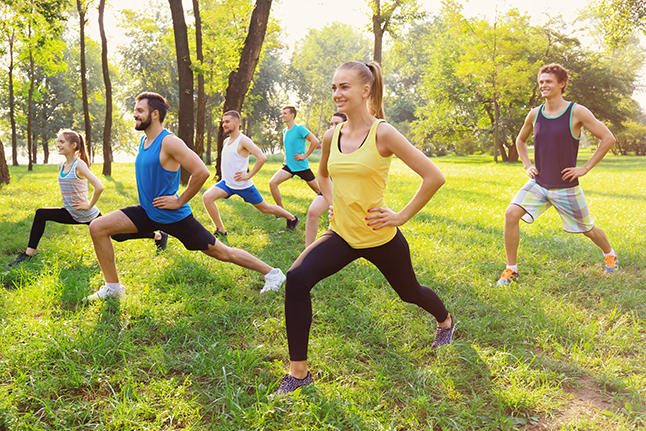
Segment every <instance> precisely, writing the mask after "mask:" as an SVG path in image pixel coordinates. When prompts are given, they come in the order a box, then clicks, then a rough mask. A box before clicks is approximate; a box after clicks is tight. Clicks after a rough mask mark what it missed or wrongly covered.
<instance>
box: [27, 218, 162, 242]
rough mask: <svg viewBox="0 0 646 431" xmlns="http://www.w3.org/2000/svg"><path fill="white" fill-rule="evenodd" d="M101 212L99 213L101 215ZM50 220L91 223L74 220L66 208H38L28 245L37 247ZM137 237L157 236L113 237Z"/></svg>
mask: <svg viewBox="0 0 646 431" xmlns="http://www.w3.org/2000/svg"><path fill="white" fill-rule="evenodd" d="M100 216H101V214H99V217H100ZM48 221H53V222H56V223H62V224H90V222H91V221H88V222H78V221H76V220H74V218H73V217H72V215H71V214H70V213H69V211H67V210H66V209H65V208H39V209H37V210H36V216H35V217H34V222H33V224H32V225H31V233H30V234H29V243H28V245H27V247H29V248H33V249H37V248H38V243H39V242H40V239H41V238H42V236H43V233H45V224H46V223H47V222H48ZM137 238H155V234H154V233H150V232H148V233H143V234H139V233H120V234H117V235H113V236H112V239H114V240H115V241H120V242H121V241H127V240H129V239H137Z"/></svg>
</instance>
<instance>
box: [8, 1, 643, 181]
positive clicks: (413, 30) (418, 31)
mask: <svg viewBox="0 0 646 431" xmlns="http://www.w3.org/2000/svg"><path fill="white" fill-rule="evenodd" d="M184 3H187V2H184ZM427 3H429V4H430V3H432V2H431V1H429V2H427ZM427 3H424V2H418V1H414V0H393V1H380V0H366V1H363V2H361V4H362V5H363V8H354V9H352V8H351V7H350V5H351V4H350V3H348V5H349V6H348V8H346V9H347V10H344V9H337V10H338V15H339V16H341V15H343V14H342V12H344V11H345V12H347V13H348V14H350V15H352V14H354V15H355V16H356V15H357V14H359V17H361V14H363V16H364V18H365V19H364V20H363V22H362V23H361V24H360V25H350V24H346V23H341V22H332V23H330V24H327V25H326V26H324V27H322V28H309V29H308V31H307V33H306V34H305V35H304V36H303V37H301V38H299V39H298V40H297V41H296V42H295V43H294V44H293V46H289V45H288V43H287V41H289V39H290V38H289V36H288V35H286V33H285V31H284V29H283V27H288V28H289V23H284V22H281V21H279V20H278V19H276V18H275V17H273V15H272V12H271V11H270V8H268V7H267V6H269V7H277V8H279V9H280V10H282V11H283V15H284V16H286V15H285V12H284V11H285V10H288V9H289V8H294V7H295V6H296V3H293V2H287V1H283V2H280V3H275V4H273V5H272V3H271V1H267V0H257V1H256V2H255V3H254V2H253V1H252V0H202V1H199V0H193V1H192V3H189V6H192V9H191V8H187V7H185V6H186V5H183V4H182V2H181V0H169V1H168V2H167V1H164V0H149V1H146V2H143V3H138V4H137V7H136V8H132V9H129V8H127V7H126V8H125V9H120V10H117V12H116V16H117V21H118V25H117V27H114V26H109V27H108V28H107V32H106V27H105V25H104V16H105V13H104V10H105V7H106V4H105V0H76V1H73V0H36V1H26V0H1V1H0V8H1V9H0V13H1V16H2V21H1V25H0V54H1V57H0V139H1V140H2V142H3V143H4V144H5V145H7V151H6V156H4V157H2V159H5V157H6V158H7V159H9V163H10V164H13V165H14V166H15V165H18V164H19V160H22V161H23V163H28V164H29V169H31V166H32V165H33V164H34V163H48V162H51V160H50V158H49V150H50V147H51V146H52V145H53V142H54V139H55V136H56V132H57V131H58V130H59V129H60V128H62V127H70V128H73V129H76V130H79V131H83V132H85V133H84V135H85V136H86V141H87V142H88V143H89V145H90V148H91V150H90V152H91V155H92V157H93V158H97V157H98V158H99V159H98V161H101V160H106V161H108V163H105V164H104V169H103V173H104V174H106V175H110V163H109V162H110V161H111V160H112V159H113V158H114V154H116V155H117V156H121V159H122V160H125V159H124V158H123V155H127V154H130V155H132V154H134V152H135V151H136V148H137V144H138V139H137V135H136V133H135V131H134V130H133V128H132V121H131V110H132V106H133V100H134V97H135V96H136V95H137V94H138V93H139V92H141V91H144V90H149V91H156V92H158V93H161V94H162V95H164V96H166V97H167V98H168V99H169V101H170V104H171V110H170V113H169V116H168V117H167V118H168V119H167V121H166V126H167V127H168V128H169V129H171V130H172V131H175V132H176V133H178V135H179V136H180V137H182V138H183V139H184V140H185V141H186V142H187V144H188V145H189V146H190V147H191V148H193V149H195V151H196V152H198V154H200V155H202V157H203V159H204V160H205V161H206V162H207V163H211V162H212V159H215V158H216V156H217V148H218V142H219V144H220V145H221V141H222V138H223V136H222V133H221V132H220V136H218V127H219V121H218V119H219V118H220V116H221V114H222V109H223V106H224V105H225V104H226V103H225V102H226V97H227V89H229V90H231V87H234V86H236V87H240V88H242V89H243V90H244V88H245V87H244V85H242V86H240V85H237V84H236V82H235V81H233V82H232V81H230V74H231V73H232V72H238V71H239V69H240V67H241V66H242V65H243V64H244V63H245V61H247V60H248V59H245V58H241V56H242V53H243V47H244V45H245V41H246V40H247V41H248V44H255V45H256V48H257V49H258V50H259V52H260V56H259V59H258V64H257V66H256V67H252V68H251V72H252V73H253V71H254V69H255V73H253V78H250V79H251V81H250V82H248V85H249V90H248V91H247V92H246V95H245V94H244V93H243V94H242V95H241V96H240V97H239V99H240V100H239V103H238V104H237V105H236V104H234V105H233V106H235V107H238V106H239V107H240V108H242V114H243V123H242V128H243V130H244V132H245V133H246V134H247V135H249V136H250V137H251V138H252V139H253V140H254V141H255V142H256V143H257V144H258V145H259V146H260V147H261V148H262V149H263V151H265V152H267V153H274V152H277V151H279V150H280V145H281V142H280V138H281V133H280V130H281V129H282V127H283V125H282V122H281V121H280V108H281V107H282V106H283V105H285V104H288V103H292V104H295V105H296V106H297V107H298V108H299V111H300V113H299V117H298V121H299V122H302V123H304V124H305V125H306V126H307V127H308V128H309V129H310V130H311V131H312V132H314V133H315V134H316V135H317V136H319V137H320V136H321V135H322V133H323V132H324V131H325V130H326V128H327V125H326V124H327V119H328V117H329V115H330V114H331V113H332V112H334V111H335V107H334V106H333V103H332V101H331V98H330V90H329V87H330V81H331V77H332V75H333V72H334V69H335V68H336V67H337V66H338V65H339V64H341V63H343V62H345V61H349V60H360V61H364V62H368V61H371V60H373V59H376V60H378V61H380V63H382V65H383V67H384V71H385V81H386V90H387V97H386V100H385V102H386V113H387V119H388V121H390V122H391V123H393V124H394V125H395V126H396V127H397V128H398V129H399V130H401V131H402V132H403V133H404V134H405V135H406V136H407V137H408V138H409V139H410V140H411V141H412V142H413V143H414V144H415V145H416V146H418V147H419V148H421V149H422V150H423V151H424V152H425V153H426V154H427V155H429V156H442V155H445V154H456V155H469V154H490V155H491V156H492V157H493V158H494V159H495V160H496V161H498V160H502V161H515V160H517V159H518V155H517V152H516V150H515V146H514V140H515V136H516V134H517V133H518V130H519V129H520V126H521V125H522V121H523V119H524V117H525V115H526V114H527V112H528V110H529V109H530V108H531V107H533V106H536V105H538V104H540V103H541V99H540V95H539V94H538V93H537V91H536V90H537V89H536V84H535V82H536V71H537V69H538V68H539V67H540V66H541V65H543V64H546V63H549V62H559V63H561V64H563V65H564V66H566V67H567V68H568V69H569V70H570V71H571V74H572V78H571V81H570V83H569V86H568V91H567V94H566V97H567V98H568V99H571V100H575V101H577V102H578V103H580V104H583V105H585V106H587V107H588V108H590V109H591V110H592V112H593V113H594V114H595V115H596V116H597V117H598V118H600V119H601V120H602V121H603V122H604V123H606V124H607V125H608V126H609V127H610V128H611V130H613V132H614V133H615V134H616V136H617V137H618V143H617V145H616V146H615V148H614V149H613V151H614V152H615V153H616V154H624V155H627V154H636V155H643V154H646V122H645V117H644V113H643V111H642V108H641V106H640V104H639V103H638V102H637V101H636V99H635V98H634V97H638V95H639V92H640V90H642V89H641V88H640V82H641V80H642V79H643V78H642V77H641V76H640V72H641V71H642V70H643V68H644V59H645V57H644V48H643V46H642V44H641V43H640V37H642V38H643V32H644V29H645V28H646V24H645V19H646V18H645V17H646V12H645V10H646V8H645V7H644V6H645V5H644V1H643V0H598V1H591V2H589V3H585V4H584V7H582V8H581V9H580V10H578V11H577V12H576V13H574V14H572V16H570V17H569V18H568V20H567V21H566V19H565V18H563V17H562V16H560V15H556V16H549V15H547V14H546V15H544V16H543V18H542V19H541V20H538V19H536V18H534V17H532V16H530V14H529V13H527V12H522V11H521V10H519V9H517V8H514V7H510V6H509V4H508V3H496V4H492V5H491V6H489V13H485V14H475V15H474V14H467V13H466V12H465V10H466V9H469V8H470V10H472V9H473V8H472V7H471V6H470V4H469V3H468V2H466V3H464V5H463V4H462V3H460V2H458V1H455V0H446V1H443V2H442V3H441V4H440V3H438V4H437V8H435V10H434V11H433V12H430V11H429V10H428V9H429V7H428V6H429V4H427ZM115 4H116V5H121V4H124V3H123V2H119V1H115ZM582 4H583V3H582ZM277 5H278V6H277ZM290 5H291V6H290ZM299 5H300V3H299ZM108 6H110V5H108ZM169 6H170V7H169ZM259 6H264V7H265V10H266V12H265V13H266V14H268V15H269V19H268V23H267V26H266V33H265V35H264V37H261V38H258V37H257V36H254V37H255V39H254V37H248V36H249V35H250V21H253V20H252V16H251V15H252V12H253V11H254V8H255V9H258V7H259ZM320 6H321V5H319V7H320ZM173 8H174V9H173ZM330 8H338V5H336V6H335V5H334V4H330ZM172 10H174V14H175V15H173V13H171V11H172ZM492 11H493V12H492ZM97 12H98V15H97ZM303 12H305V11H303ZM302 16H303V17H305V16H306V15H305V14H304V15H302ZM178 17H179V18H178ZM97 18H98V23H97V22H96V21H95V20H96V19H97ZM303 19H304V18H303ZM355 19H356V18H355ZM359 19H360V18H359ZM252 27H253V26H252ZM97 28H99V29H100V30H101V32H100V33H99V34H100V35H101V37H99V40H95V39H94V38H92V37H90V36H89V34H90V33H92V32H94V33H96V29H97ZM101 39H102V40H101ZM180 39H181V40H184V43H185V45H186V46H185V47H184V51H185V52H184V51H182V49H181V47H180V45H179V44H178V43H177V41H178V40H180ZM109 41H112V43H111V45H110V43H109ZM198 41H199V42H198ZM198 45H199V46H198ZM180 51H181V52H180ZM382 51H383V54H382ZM178 58H179V59H180V60H179V64H180V66H181V67H179V68H178ZM252 60H253V59H252ZM251 63H253V61H251ZM246 66H247V67H250V66H249V65H248V64H247V65H246ZM251 66H254V64H251ZM183 70H184V71H185V72H184V73H187V72H186V70H189V71H190V75H186V74H185V75H184V78H183V79H179V76H180V75H181V74H182V71H183ZM186 76H189V78H186ZM200 80H201V81H202V83H200ZM234 84H236V85H234ZM200 85H202V86H203V92H202V91H201V89H200V88H201V87H200ZM180 95H185V96H184V101H182V98H181V97H180ZM187 98H188V101H187ZM230 106H231V105H230ZM189 114H190V115H189ZM182 115H184V116H186V118H185V119H182V118H180V117H181V116H182ZM188 117H190V118H188ZM182 127H183V130H182ZM583 144H584V145H594V142H592V141H590V140H589V137H588V136H587V134H584V138H583ZM106 155H107V157H106ZM21 157H22V159H21ZM7 172H8V171H7Z"/></svg>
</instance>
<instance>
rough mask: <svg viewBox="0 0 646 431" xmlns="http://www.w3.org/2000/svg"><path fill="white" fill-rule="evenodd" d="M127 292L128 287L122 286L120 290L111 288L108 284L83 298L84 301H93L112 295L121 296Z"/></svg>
mask: <svg viewBox="0 0 646 431" xmlns="http://www.w3.org/2000/svg"><path fill="white" fill-rule="evenodd" d="M125 294H126V288H125V287H123V286H121V289H119V290H113V289H110V288H109V287H108V286H106V285H104V286H103V287H102V288H101V289H99V290H97V291H96V292H94V293H93V294H92V295H90V296H86V297H85V298H83V301H84V302H93V301H98V300H99V299H106V298H110V297H115V298H117V299H118V298H120V297H121V296H123V295H125Z"/></svg>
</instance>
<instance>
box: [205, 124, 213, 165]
mask: <svg viewBox="0 0 646 431" xmlns="http://www.w3.org/2000/svg"><path fill="white" fill-rule="evenodd" d="M209 124H211V122H209ZM213 129H214V127H213V126H212V125H211V126H209V129H208V131H207V133H206V161H205V163H206V164H207V166H210V165H211V140H212V139H213Z"/></svg>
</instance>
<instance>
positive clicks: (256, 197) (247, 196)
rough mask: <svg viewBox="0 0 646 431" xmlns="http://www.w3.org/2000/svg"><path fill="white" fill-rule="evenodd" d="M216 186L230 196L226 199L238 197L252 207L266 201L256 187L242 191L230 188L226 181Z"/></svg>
mask: <svg viewBox="0 0 646 431" xmlns="http://www.w3.org/2000/svg"><path fill="white" fill-rule="evenodd" d="M216 186H218V187H219V188H221V189H222V190H224V191H225V192H226V193H227V194H228V195H229V196H227V197H226V198H225V199H229V198H230V197H231V196H233V195H238V196H240V197H241V198H242V199H244V201H245V202H247V203H250V204H251V205H258V204H259V203H261V202H262V201H263V200H264V199H263V198H262V196H261V195H260V192H259V191H258V189H257V188H256V186H251V187H248V188H246V189H242V190H236V189H232V188H229V186H227V183H226V181H224V180H222V181H220V182H219V183H217V184H216Z"/></svg>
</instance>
